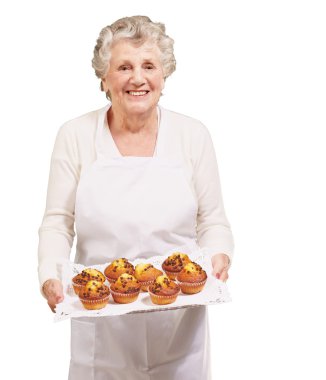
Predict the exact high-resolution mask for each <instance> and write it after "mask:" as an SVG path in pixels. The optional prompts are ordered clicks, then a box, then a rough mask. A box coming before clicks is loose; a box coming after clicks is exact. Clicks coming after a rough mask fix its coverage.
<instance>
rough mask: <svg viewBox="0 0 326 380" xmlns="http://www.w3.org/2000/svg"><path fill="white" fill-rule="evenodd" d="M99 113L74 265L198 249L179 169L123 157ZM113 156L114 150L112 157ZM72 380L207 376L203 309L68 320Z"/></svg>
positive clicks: (166, 162)
mask: <svg viewBox="0 0 326 380" xmlns="http://www.w3.org/2000/svg"><path fill="white" fill-rule="evenodd" d="M108 108H109V107H105V108H104V109H102V110H101V111H100V112H99V118H98V126H97V132H96V143H95V144H96V153H97V160H96V161H95V162H94V163H93V164H92V165H91V166H90V167H89V168H88V169H86V170H85V171H84V172H83V173H82V175H81V178H80V181H79V184H78V189H77V194H76V206H75V220H76V232H77V253H76V262H79V263H82V264H84V265H93V264H100V263H105V262H110V261H112V260H114V259H116V258H119V257H126V258H127V259H129V260H134V259H136V258H140V257H144V258H149V257H151V256H155V255H163V254H166V252H167V251H169V250H172V249H176V248H177V247H179V246H187V247H189V248H191V247H196V216H197V202H196V200H195V198H194V196H193V194H192V191H191V189H190V186H189V184H188V182H187V179H186V176H185V171H184V168H183V165H182V163H181V162H180V161H178V160H171V159H168V158H165V157H164V155H163V154H162V149H163V142H164V129H165V126H164V122H163V120H164V119H163V120H161V123H160V127H159V134H158V138H157V144H156V151H155V155H154V157H122V156H121V155H119V152H118V150H117V148H116V146H115V145H114V142H113V139H112V136H111V135H110V132H109V128H108V127H107V125H106V122H105V121H106V113H107V110H108ZM112 152H113V153H112ZM71 340H72V342H71V351H72V355H71V363H70V372H69V379H70V380H77V379H78V380H84V379H85V380H86V379H87V380H102V379H103V380H104V379H105V380H107V379H108V380H111V379H112V380H138V379H139V380H146V379H154V378H155V379H156V380H161V379H162V380H163V379H169V380H173V379H180V376H181V377H183V378H185V379H187V380H192V379H193V380H199V379H200V380H205V379H208V378H209V353H208V350H209V347H208V325H207V309H206V307H195V308H186V309H178V310H171V311H164V312H151V313H140V314H131V315H130V314H129V315H122V316H115V317H100V318H77V319H76V318H75V319H72V333H71Z"/></svg>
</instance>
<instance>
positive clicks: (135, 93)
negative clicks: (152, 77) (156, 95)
mask: <svg viewBox="0 0 326 380" xmlns="http://www.w3.org/2000/svg"><path fill="white" fill-rule="evenodd" d="M127 93H128V94H129V95H132V96H144V95H146V94H148V93H149V91H127Z"/></svg>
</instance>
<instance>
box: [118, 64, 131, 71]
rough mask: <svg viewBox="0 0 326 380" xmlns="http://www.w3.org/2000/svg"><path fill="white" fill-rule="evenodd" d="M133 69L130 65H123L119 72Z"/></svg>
mask: <svg viewBox="0 0 326 380" xmlns="http://www.w3.org/2000/svg"><path fill="white" fill-rule="evenodd" d="M130 69H131V67H130V66H129V65H121V66H120V67H119V71H127V70H130Z"/></svg>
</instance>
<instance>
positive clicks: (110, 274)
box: [104, 258, 135, 284]
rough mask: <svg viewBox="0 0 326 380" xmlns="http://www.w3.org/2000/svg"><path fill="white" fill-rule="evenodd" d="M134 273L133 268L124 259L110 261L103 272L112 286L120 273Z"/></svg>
mask: <svg viewBox="0 0 326 380" xmlns="http://www.w3.org/2000/svg"><path fill="white" fill-rule="evenodd" d="M134 272H135V268H134V266H133V265H132V264H131V263H130V262H129V261H128V260H127V259H125V258H121V259H117V260H114V261H112V263H111V264H110V265H108V266H107V267H106V268H105V270H104V274H105V276H106V278H107V279H108V281H109V282H110V284H113V283H114V282H115V281H116V280H117V279H118V277H119V276H120V275H121V274H122V273H127V274H134Z"/></svg>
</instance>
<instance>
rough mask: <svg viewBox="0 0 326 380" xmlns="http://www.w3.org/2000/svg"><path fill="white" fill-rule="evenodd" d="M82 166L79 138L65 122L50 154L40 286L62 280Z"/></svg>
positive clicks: (41, 240)
mask: <svg viewBox="0 0 326 380" xmlns="http://www.w3.org/2000/svg"><path fill="white" fill-rule="evenodd" d="M79 166H80V165H78V152H77V143H76V138H74V134H73V131H72V130H71V128H68V125H63V126H62V127H61V129H60V130H59V132H58V135H57V138H56V141H55V145H54V149H53V153H52V157H51V167H50V175H49V182H48V191H47V199H46V209H45V213H44V217H43V221H42V224H41V227H40V228H39V247H38V260H39V261H38V263H39V266H38V274H39V282H40V286H41V287H42V285H43V284H44V282H45V281H46V280H48V279H51V278H52V279H60V276H59V271H58V270H59V266H60V263H61V262H62V261H64V260H67V259H69V256H70V251H71V247H72V244H73V239H74V235H75V232H74V220H75V218H74V210H75V196H76V189H77V184H78V180H79V172H80V170H79Z"/></svg>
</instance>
